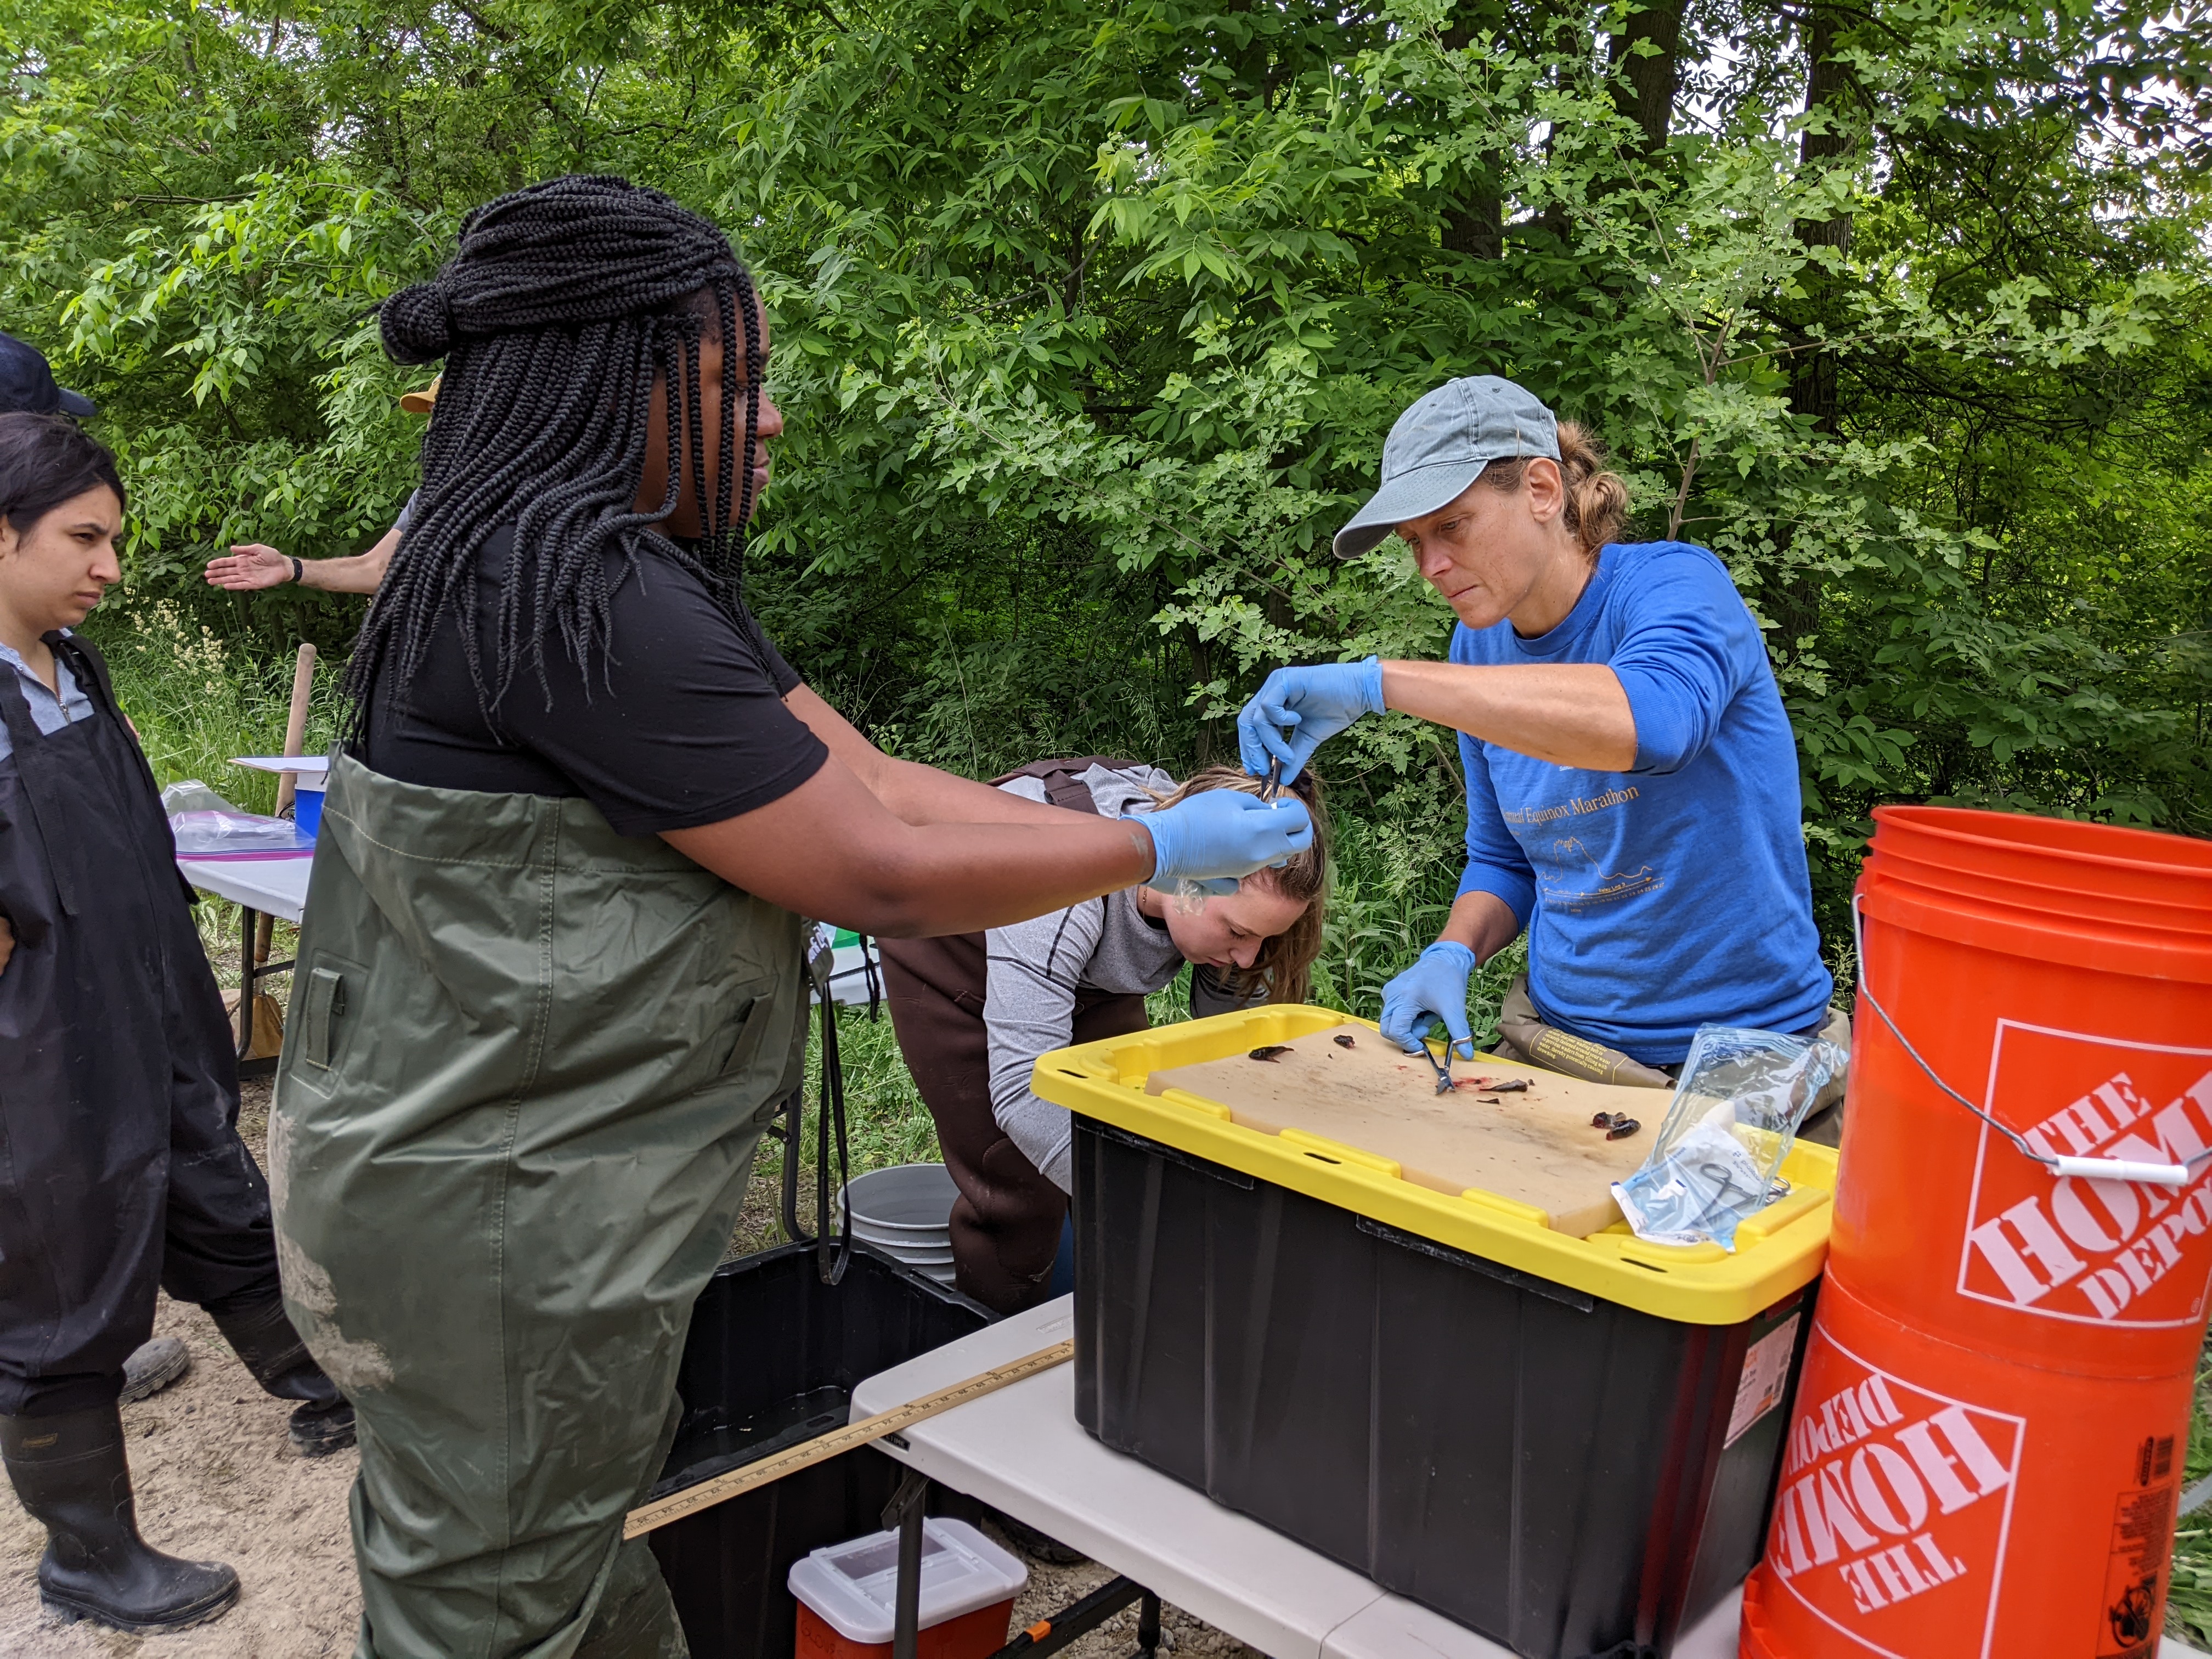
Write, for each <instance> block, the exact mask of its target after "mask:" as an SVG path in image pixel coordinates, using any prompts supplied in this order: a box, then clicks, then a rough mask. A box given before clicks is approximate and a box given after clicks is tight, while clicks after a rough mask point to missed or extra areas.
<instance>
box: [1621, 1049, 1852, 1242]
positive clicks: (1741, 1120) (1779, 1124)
mask: <svg viewBox="0 0 2212 1659" xmlns="http://www.w3.org/2000/svg"><path fill="white" fill-rule="evenodd" d="M1849 1060H1850V1056H1849V1055H1848V1054H1846V1053H1845V1052H1844V1050H1843V1049H1842V1048H1838V1047H1837V1046H1836V1045H1835V1044H1834V1043H1832V1042H1827V1041H1826V1040H1825V1039H1823V1038H1820V1037H1795V1036H1785V1035H1784V1034H1783V1033H1782V1032H1779V1031H1760V1030H1753V1029H1751V1028H1750V1027H1748V1026H1741V1025H1705V1026H1701V1027H1699V1030H1698V1034H1697V1036H1695V1037H1693V1038H1692V1039H1691V1042H1690V1054H1689V1058H1688V1059H1687V1060H1684V1061H1683V1062H1682V1071H1681V1075H1680V1077H1679V1078H1678V1079H1676V1081H1675V1084H1674V1101H1673V1102H1672V1103H1671V1104H1669V1105H1668V1108H1667V1121H1666V1122H1665V1123H1664V1124H1663V1125H1662V1127H1661V1128H1660V1131H1659V1139H1658V1140H1657V1141H1656V1143H1655V1144H1654V1145H1653V1146H1652V1148H1651V1155H1650V1157H1649V1158H1645V1159H1644V1164H1643V1167H1642V1168H1640V1169H1638V1170H1637V1171H1636V1173H1635V1174H1633V1175H1632V1176H1629V1177H1628V1179H1627V1180H1626V1181H1620V1182H1614V1183H1613V1197H1614V1199H1615V1200H1617V1201H1618V1202H1619V1203H1620V1212H1621V1213H1622V1214H1623V1215H1625V1216H1626V1217H1627V1218H1628V1225H1630V1226H1631V1227H1632V1228H1634V1229H1635V1231H1636V1236H1637V1237H1638V1238H1646V1239H1650V1240H1651V1241H1652V1242H1653V1243H1660V1244H1695V1243H1704V1242H1706V1241H1711V1243H1716V1244H1718V1245H1720V1246H1722V1247H1723V1249H1730V1250H1733V1249H1735V1230H1736V1227H1737V1225H1739V1224H1740V1223H1741V1221H1742V1220H1743V1218H1745V1217H1746V1216H1747V1215H1749V1214H1751V1213H1752V1212H1753V1211H1754V1210H1759V1209H1762V1208H1764V1207H1765V1206H1767V1205H1769V1204H1771V1203H1772V1202H1773V1201H1774V1200H1776V1199H1778V1198H1780V1197H1782V1196H1783V1195H1784V1194H1785V1193H1787V1192H1788V1191H1789V1190H1790V1183H1789V1182H1786V1181H1784V1180H1782V1179H1781V1176H1780V1174H1779V1171H1780V1170H1781V1168H1782V1160H1783V1159H1784V1158H1787V1157H1788V1156H1789V1155H1790V1143H1791V1142H1792V1141H1793V1140H1794V1139H1796V1134H1797V1126H1798V1125H1799V1124H1801V1123H1802V1122H1803V1121H1804V1120H1805V1115H1806V1113H1807V1112H1808V1110H1810V1109H1811V1108H1812V1104H1813V1102H1814V1099H1815V1098H1817V1097H1819V1095H1820V1091H1822V1090H1823V1089H1825V1088H1826V1087H1827V1086H1828V1085H1829V1084H1830V1083H1831V1082H1832V1081H1833V1080H1834V1079H1836V1078H1837V1077H1838V1076H1840V1075H1841V1074H1842V1073H1843V1070H1844V1066H1845V1065H1846V1064H1847V1063H1848V1061H1849Z"/></svg>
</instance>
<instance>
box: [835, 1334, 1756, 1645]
mask: <svg viewBox="0 0 2212 1659" xmlns="http://www.w3.org/2000/svg"><path fill="white" fill-rule="evenodd" d="M1073 1303H1074V1298H1073V1297H1065V1296H1064V1297H1059V1298H1057V1299H1056V1300H1054V1301H1051V1302H1048V1303H1046V1304H1044V1305H1043V1306H1042V1307H1039V1308H1036V1309H1033V1310H1030V1312H1028V1313H1025V1314H1017V1315H1015V1316H1012V1318H1009V1319H1004V1320H1001V1321H1000V1322H998V1323H997V1324H995V1325H992V1326H989V1327H987V1328H985V1329H983V1330H981V1331H978V1332H976V1333H975V1334H974V1335H973V1336H968V1337H963V1338H962V1339H961V1340H959V1341H957V1342H952V1343H948V1344H947V1345H946V1346H944V1347H941V1348H938V1349H935V1350H933V1351H932V1352H929V1353H926V1354H924V1355H922V1356H921V1358H918V1359H914V1360H909V1361H908V1363H907V1364H903V1365H901V1366H898V1367H896V1369H894V1370H888V1371H884V1372H883V1373H882V1374H880V1375H879V1376H872V1377H870V1378H868V1379H867V1380H866V1382H864V1383H861V1384H860V1387H859V1388H858V1389H855V1390H854V1394H853V1417H854V1420H855V1421H858V1420H859V1419H860V1418H862V1417H866V1416H871V1415H873V1414H874V1413H878V1412H883V1411H888V1410H889V1409H890V1408H891V1407H894V1406H902V1405H904V1404H905V1403H906V1402H907V1401H909V1400H916V1399H919V1398H921V1396H922V1395H927V1394H933V1393H935V1392H936V1391H937V1390H938V1389H945V1388H950V1387H951V1385H952V1384H954V1383H959V1382H962V1381H963V1380H965V1379H966V1378H968V1377H970V1376H976V1375H977V1374H979V1373H981V1372H982V1371H986V1370H990V1369H991V1368H992V1367H993V1366H994V1365H1003V1364H1006V1363H1007V1362H1008V1361H1010V1360H1014V1359H1018V1358H1021V1357H1022V1356H1023V1355H1024V1354H1027V1353H1033V1352H1036V1350H1038V1349H1039V1348H1044V1347H1049V1346H1051V1345H1052V1344H1053V1343H1054V1342H1058V1341H1061V1340H1065V1339H1066V1338H1067V1337H1068V1336H1069V1335H1071V1334H1073V1328H1074V1313H1073ZM878 1446H879V1447H880V1448H881V1449H883V1450H884V1451H885V1452H886V1453H888V1454H889V1455H891V1456H892V1457H895V1458H896V1459H898V1460H899V1461H900V1462H902V1463H904V1464H906V1465H907V1466H908V1468H912V1469H915V1471H917V1472H919V1473H921V1474H926V1475H927V1476H928V1477H929V1478H930V1479H931V1480H939V1481H942V1482H943V1483H944V1484H945V1485H946V1486H951V1488H953V1489H954V1490H955V1491H957V1492H966V1493H968V1494H969V1496H970V1497H974V1498H981V1500H982V1501H983V1502H985V1503H987V1504H990V1505H991V1506H992V1507H993V1508H994V1509H997V1510H1004V1511H1005V1512H1006V1514H1008V1515H1011V1516H1013V1517H1014V1519H1016V1520H1017V1521H1020V1522H1024V1523H1025V1524H1027V1525H1029V1526H1032V1527H1035V1528H1036V1529H1037V1530H1038V1531H1040V1532H1042V1533H1045V1534H1048V1535H1049V1536H1051V1537H1053V1538H1056V1539H1058V1540H1060V1542H1062V1543H1064V1544H1066V1545H1068V1546H1070V1547H1073V1548H1074V1549H1079V1550H1080V1551H1082V1552H1083V1553H1084V1554H1085V1555H1087V1556H1089V1557H1090V1558H1091V1559H1092V1560H1094V1561H1096V1562H1097V1563H1098V1564H1099V1565H1102V1566H1105V1567H1109V1568H1111V1569H1112V1570H1113V1571H1115V1572H1117V1573H1120V1574H1121V1575H1123V1576H1124V1577H1127V1578H1130V1579H1133V1580H1134V1581H1135V1582H1136V1583H1139V1584H1142V1585H1143V1586H1144V1587H1145V1588H1146V1589H1148V1590H1151V1591H1152V1592H1154V1593H1155V1594H1157V1595H1159V1596H1160V1597H1161V1598H1162V1599H1163V1600H1164V1601H1171V1602H1173V1603H1174V1604H1175V1605H1176V1607H1181V1608H1182V1609H1183V1610H1184V1611H1185V1612H1186V1613H1190V1614H1192V1615H1193V1616H1194V1617H1195V1618H1199V1619H1202V1620H1205V1621H1206V1623H1207V1624H1209V1625H1212V1626H1213V1627H1214V1628H1215V1629H1217V1630H1221V1631H1225V1632H1228V1633H1229V1634H1230V1635H1231V1636H1234V1637H1235V1638H1237V1640H1239V1641H1241V1642H1244V1643H1246V1644H1249V1645H1250V1646H1253V1647H1255V1648H1257V1649H1259V1650H1261V1652H1262V1653H1265V1654H1267V1655H1268V1656H1269V1659H1513V1655H1512V1652H1511V1650H1510V1649H1507V1648H1504V1647H1502V1646H1500V1645H1499V1644H1497V1643H1495V1642H1492V1641H1491V1640H1490V1639H1489V1638H1486V1637H1482V1636H1478V1635H1476V1634H1475V1633H1474V1632H1473V1631H1470V1630H1466V1629H1462V1627H1461V1626H1457V1625H1455V1624H1453V1623H1452V1622H1451V1621H1450V1620H1448V1619H1444V1618H1442V1617H1440V1616H1438V1615H1437V1614H1436V1613H1431V1612H1430V1611H1429V1610H1428V1609H1427V1608H1425V1607H1419V1606H1418V1605H1416V1604H1415V1603H1413V1602H1412V1601H1407V1600H1405V1599H1404V1598H1403V1597H1402V1596H1397V1595H1391V1594H1389V1592H1388V1591H1386V1590H1383V1589H1380V1588H1379V1587H1378V1586H1376V1583H1374V1582H1373V1581H1372V1580H1371V1579H1368V1578H1364V1577H1361V1576H1360V1575H1359V1574H1358V1573H1356V1572H1354V1571H1352V1569H1351V1568H1349V1567H1346V1566H1341V1565H1339V1564H1337V1563H1336V1562H1334V1561H1332V1560H1330V1559H1328V1557H1327V1556H1324V1555H1320V1554H1317V1553H1315V1552H1314V1551H1312V1550H1310V1549H1308V1548H1306V1547H1305V1546H1304V1545H1303V1544H1298V1543H1294V1542H1292V1541H1291V1540H1290V1539H1288V1538H1285V1536H1284V1535H1283V1534H1280V1533H1279V1532H1275V1531H1273V1530H1271V1529H1270V1528H1267V1527H1263V1526H1261V1524H1260V1523H1259V1522H1256V1521H1254V1520H1250V1519H1249V1518H1247V1517H1246V1516H1241V1515H1238V1514H1237V1513H1235V1512H1234V1511H1232V1510H1226V1509H1224V1508H1222V1507H1221V1505H1219V1504H1216V1503H1214V1502H1213V1501H1212V1499H1211V1498H1207V1497H1206V1495H1205V1494H1204V1493H1202V1492H1194V1491H1193V1490H1192V1489H1191V1488H1190V1487H1188V1486H1184V1485H1182V1483H1181V1482H1180V1481H1177V1480H1170V1479H1169V1478H1168V1477H1167V1476H1166V1475H1164V1474H1159V1473H1158V1472H1157V1471H1155V1470H1152V1469H1149V1468H1146V1467H1145V1466H1144V1465H1143V1464H1142V1463H1139V1462H1137V1461H1136V1460H1135V1459H1134V1458H1132V1457H1125V1456H1123V1455H1121V1454H1120V1453H1118V1452H1113V1451H1109V1450H1108V1449H1106V1448H1105V1447H1103V1446H1102V1445H1100V1444H1099V1443H1097V1441H1096V1440H1093V1439H1092V1438H1091V1437H1090V1436H1089V1435H1087V1434H1085V1432H1084V1431H1083V1430H1082V1428H1081V1427H1080V1426H1079V1425H1078V1424H1077V1422H1076V1420H1075V1370H1074V1367H1073V1366H1072V1365H1058V1366H1054V1368H1053V1369H1052V1370H1048V1371H1045V1372H1042V1373H1041V1374H1039V1375H1038V1376H1032V1377H1029V1378H1027V1379H1025V1380H1024V1381H1022V1382H1019V1383H1013V1384H1011V1385H1010V1386H1008V1387H1006V1388H1004V1389H999V1390H998V1391H997V1392H995V1393H993V1394H989V1395H984V1396H983V1397H982V1398H981V1399H980V1400H974V1401H969V1402H968V1403H967V1404H965V1405H963V1406H957V1407H954V1408H952V1409H951V1411H948V1412H945V1413H941V1414H940V1415H939V1416H936V1417H932V1418H927V1419H924V1420H922V1421H921V1422H920V1423H917V1424H915V1425H913V1426H912V1427H911V1428H908V1429H906V1430H904V1431H902V1433H901V1434H899V1435H898V1436H896V1437H893V1438H891V1439H889V1440H883V1441H878ZM1737 1601H1738V1597H1737V1595H1736V1594H1735V1593H1734V1592H1732V1593H1731V1594H1730V1595H1729V1597H1728V1599H1727V1600H1726V1601H1724V1602H1723V1604H1722V1605H1721V1606H1720V1607H1716V1608H1715V1609H1714V1610H1713V1611H1712V1612H1711V1613H1710V1614H1708V1615H1707V1616H1706V1617H1705V1619H1704V1620H1701V1621H1700V1622H1699V1624H1698V1626H1696V1627H1695V1628H1694V1629H1693V1630H1692V1631H1690V1632H1686V1634H1685V1635H1684V1636H1683V1637H1682V1638H1680V1640H1679V1641H1678V1642H1677V1643H1676V1644H1675V1646H1674V1652H1675V1654H1676V1655H1677V1656H1678V1659H1735V1651H1736V1609H1737Z"/></svg>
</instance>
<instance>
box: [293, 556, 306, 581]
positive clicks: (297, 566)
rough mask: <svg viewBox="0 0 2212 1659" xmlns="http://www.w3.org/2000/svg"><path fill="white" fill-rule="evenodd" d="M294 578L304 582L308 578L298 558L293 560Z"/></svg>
mask: <svg viewBox="0 0 2212 1659" xmlns="http://www.w3.org/2000/svg"><path fill="white" fill-rule="evenodd" d="M292 580H294V581H295V582H301V583H303V584H304V583H305V581H306V580H307V575H306V572H305V569H304V568H303V567H302V566H301V563H300V562H299V561H298V560H297V559H294V560H293V561H292Z"/></svg>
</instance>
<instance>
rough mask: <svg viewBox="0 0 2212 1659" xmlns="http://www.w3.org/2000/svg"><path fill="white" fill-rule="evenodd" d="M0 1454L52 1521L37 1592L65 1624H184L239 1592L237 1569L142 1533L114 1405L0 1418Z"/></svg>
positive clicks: (28, 1503)
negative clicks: (191, 1556)
mask: <svg viewBox="0 0 2212 1659" xmlns="http://www.w3.org/2000/svg"><path fill="white" fill-rule="evenodd" d="M0 1456H4V1458H5V1461H6V1462H7V1466H8V1479H9V1483H10V1484H11V1485H13V1486H15V1496H16V1497H17V1498H21V1500H22V1504H23V1507H24V1508H25V1509H26V1510H29V1511H30V1513H31V1515H32V1516H33V1518H34V1519H36V1520H38V1521H40V1522H42V1523H43V1524H44V1525H45V1527H46V1559H44V1560H42V1561H40V1563H39V1599H40V1601H43V1602H45V1603H46V1610H47V1611H48V1612H49V1613H55V1614H57V1615H58V1616H59V1617H60V1618H61V1619H62V1620H64V1622H66V1623H70V1624H74V1623H75V1622H76V1620H80V1619H90V1620H95V1621H96V1622H98V1623H100V1624H103V1625H112V1626H114V1627H115V1628H116V1629H117V1630H126V1631H133V1632H139V1633H141V1634H143V1633H146V1632H154V1631H165V1630H180V1629H182V1628H183V1627H184V1626H186V1625H198V1624H204V1623H205V1622H206V1621H207V1620H210V1619H214V1618H217V1617H220V1616H221V1615H222V1613H224V1612H226V1611H228V1608H229V1607H230V1604H231V1603H232V1602H234V1601H236V1600H238V1575H237V1574H236V1573H234V1572H233V1571H231V1570H230V1569H229V1568H228V1567H226V1566H224V1565H222V1563H221V1562H219V1561H180V1560H179V1559H177V1558H176V1557H175V1556H173V1555H164V1554H162V1553H161V1551H159V1550H157V1549H155V1548H154V1547H151V1546H150V1545H149V1544H148V1543H147V1542H146V1541H145V1540H144V1539H143V1538H141V1537H139V1535H138V1514H137V1505H136V1504H133V1503H132V1501H131V1465H130V1462H128V1460H127V1459H126V1458H125V1455H124V1450H123V1417H122V1413H120V1412H119V1411H118V1409H117V1408H116V1407H113V1406H99V1407H94V1408H93V1409H91V1410H89V1411H82V1412H69V1413H64V1414H63V1415H62V1416H59V1417H0Z"/></svg>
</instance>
